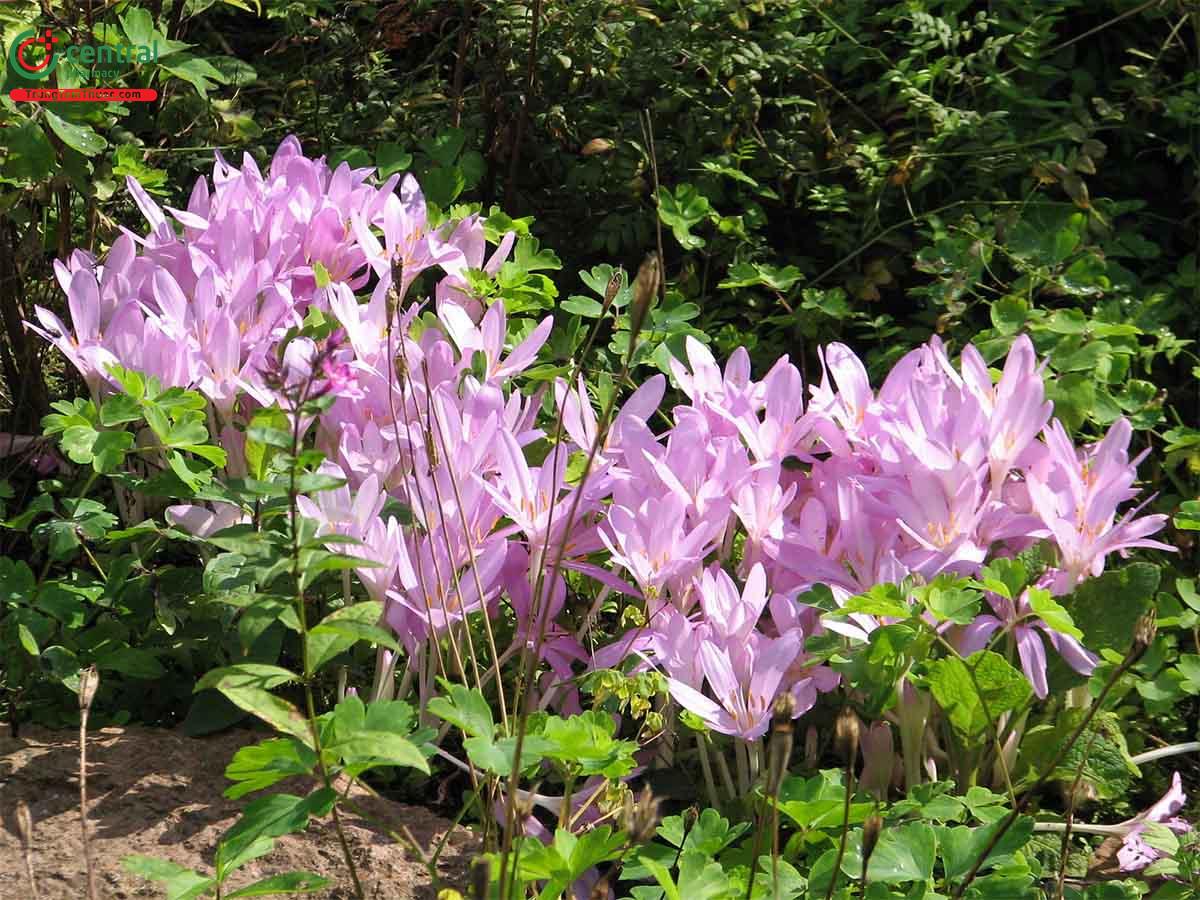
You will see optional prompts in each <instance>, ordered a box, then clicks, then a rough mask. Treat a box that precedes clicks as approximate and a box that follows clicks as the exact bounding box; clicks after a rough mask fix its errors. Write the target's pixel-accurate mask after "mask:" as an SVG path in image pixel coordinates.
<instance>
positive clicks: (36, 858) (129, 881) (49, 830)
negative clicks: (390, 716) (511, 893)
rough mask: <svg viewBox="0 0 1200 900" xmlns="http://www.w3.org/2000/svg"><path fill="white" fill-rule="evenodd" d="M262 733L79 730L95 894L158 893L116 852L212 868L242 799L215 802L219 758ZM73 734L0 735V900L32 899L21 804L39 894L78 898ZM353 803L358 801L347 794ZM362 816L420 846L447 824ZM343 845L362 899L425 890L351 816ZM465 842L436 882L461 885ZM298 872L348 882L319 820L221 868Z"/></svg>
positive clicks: (236, 880) (443, 864) (345, 886)
mask: <svg viewBox="0 0 1200 900" xmlns="http://www.w3.org/2000/svg"><path fill="white" fill-rule="evenodd" d="M263 737H265V735H263V734H261V733H251V732H248V731H231V732H226V733H224V734H220V735H217V736H215V737H211V738H201V739H195V738H188V737H184V736H183V735H181V734H178V733H176V732H173V731H164V730H155V729H148V728H132V727H131V728H107V729H104V730H102V731H99V732H95V733H94V734H92V735H90V736H89V741H88V794H89V797H88V801H89V802H88V807H89V808H88V819H89V823H90V826H91V834H92V854H93V857H94V859H95V860H96V869H97V872H96V874H97V884H98V887H99V895H100V897H102V898H105V900H123V898H133V897H162V896H164V892H163V889H162V887H161V885H160V884H159V883H155V882H149V881H145V880H143V879H141V878H140V877H138V876H136V875H133V874H130V873H129V872H127V871H125V869H124V868H123V867H122V866H121V858H122V857H124V856H126V855H128V854H132V853H137V854H145V855H147V856H156V857H160V858H163V859H168V860H171V861H173V862H176V863H180V864H182V865H185V866H188V867H190V868H193V869H195V870H197V871H200V872H202V873H204V874H210V873H211V872H212V860H213V852H214V851H215V849H216V845H217V839H218V838H219V837H220V835H221V834H222V833H223V832H224V831H225V830H226V829H227V828H228V827H229V826H230V825H232V824H233V823H234V821H235V820H236V819H237V816H238V812H239V809H240V808H241V806H242V805H244V804H245V803H246V802H248V800H249V799H253V797H254V796H259V795H257V794H255V795H252V796H251V797H250V798H244V799H243V800H240V801H232V800H226V799H225V798H224V797H223V796H222V792H223V791H224V790H225V789H226V788H227V787H228V786H229V784H230V782H229V781H228V780H226V779H225V777H224V774H223V773H224V770H225V766H226V765H227V763H228V762H229V760H230V759H231V758H232V757H233V754H234V752H235V751H236V750H237V749H238V748H239V747H242V746H244V745H246V744H248V743H254V742H255V741H258V740H261V739H262V738H263ZM78 753H79V750H78V740H77V735H74V734H71V733H68V732H57V731H49V730H47V729H42V728H37V727H26V728H23V729H22V731H21V737H20V739H18V740H13V739H12V738H10V737H8V734H7V729H6V728H5V729H4V731H3V736H0V823H2V825H0V900H29V898H31V897H32V896H33V894H32V892H31V891H30V887H29V879H28V877H27V876H26V874H25V862H24V854H23V852H22V848H21V842H20V840H19V838H18V834H19V832H18V830H17V825H16V820H15V815H14V808H15V806H16V804H17V802H18V801H19V800H22V799H23V800H25V802H26V803H27V804H29V807H30V811H31V812H32V815H33V822H34V847H33V862H34V869H35V872H36V876H37V882H38V888H39V893H40V897H41V900H59V898H62V900H80V898H84V897H86V896H87V889H86V875H85V873H84V862H83V845H82V836H81V833H80V823H79V780H78V765H79V756H78ZM310 786H311V785H306V784H304V783H300V782H297V781H296V780H294V779H293V780H290V781H285V782H281V783H280V784H279V785H278V786H276V788H274V790H279V791H288V792H290V793H298V794H302V793H304V792H305V791H306V790H307V789H308V788H309V787H310ZM359 801H360V802H363V801H362V798H359ZM369 814H370V815H371V816H372V817H375V818H378V819H382V820H384V821H389V820H390V821H391V822H395V823H401V822H402V823H403V824H405V825H407V826H408V828H409V829H410V831H411V832H412V834H413V836H414V837H415V838H416V840H417V841H418V842H419V843H420V845H421V846H422V847H424V848H426V849H428V848H429V847H431V846H432V845H433V844H434V842H435V841H437V840H438V839H439V838H440V836H441V835H443V834H445V833H446V831H447V829H448V828H450V827H451V825H450V823H449V822H447V821H445V820H444V819H441V818H439V817H437V816H435V815H433V814H432V813H430V812H429V811H427V810H425V809H422V808H420V807H412V806H405V805H402V804H398V803H391V802H386V801H385V802H383V803H375V804H372V805H371V809H370V810H369ZM342 821H343V824H344V825H345V826H346V831H347V836H348V839H349V844H350V848H351V853H352V855H353V857H354V859H355V862H356V864H357V865H358V870H359V875H360V878H361V879H362V881H363V885H364V888H365V889H366V893H367V896H368V897H370V898H372V900H391V898H410V897H411V898H431V897H433V896H434V893H435V888H434V886H433V885H432V884H431V879H430V878H429V875H428V873H427V871H426V869H425V867H424V866H423V865H422V864H420V863H419V862H418V861H416V860H415V859H410V858H409V854H407V853H406V851H405V850H404V849H403V848H402V847H400V846H397V845H396V844H393V843H392V842H391V841H390V840H389V839H388V838H387V837H386V836H384V835H383V834H381V833H379V832H378V831H377V830H376V829H374V828H372V827H371V826H369V825H367V823H365V822H363V821H362V820H359V819H357V818H355V817H353V816H349V815H345V814H343V816H342ZM474 850H475V844H474V841H473V839H472V836H471V834H470V832H468V831H467V830H466V829H462V828H458V829H455V830H454V831H453V833H452V834H451V835H450V838H449V840H448V841H447V844H446V849H445V851H444V852H443V854H442V856H441V858H440V859H439V864H438V872H439V875H440V876H441V878H442V879H443V882H444V884H443V885H442V886H446V885H451V886H455V887H459V888H460V889H461V888H462V887H463V885H464V884H465V882H466V881H467V876H466V872H467V868H468V866H469V864H470V860H471V858H472V854H473V852H474ZM294 869H304V870H307V871H313V872H317V873H319V874H321V875H324V876H326V877H328V878H331V879H333V883H334V885H335V886H336V887H335V888H333V889H330V890H326V891H324V892H321V893H317V894H309V895H305V896H311V897H321V898H328V900H332V898H339V900H341V898H351V897H352V896H353V892H352V891H351V889H350V881H349V877H348V875H347V872H346V866H345V864H344V861H343V859H342V853H341V848H340V846H339V845H338V841H337V835H336V833H335V831H334V829H333V824H332V821H331V820H329V819H325V820H317V821H314V822H312V823H310V825H309V828H308V831H307V832H305V833H303V834H298V835H288V836H285V837H283V838H280V839H279V840H278V842H277V844H276V849H275V851H274V852H273V853H270V854H268V855H267V856H265V857H262V858H260V859H258V860H255V861H253V862H250V863H248V864H247V865H246V866H245V867H244V868H242V869H241V870H239V872H238V873H236V874H235V875H234V876H233V879H232V880H231V882H230V884H231V885H232V887H234V888H236V887H241V886H244V885H246V884H249V883H251V882H253V881H255V880H257V879H259V878H264V877H266V876H268V875H272V874H275V873H278V872H284V871H290V870H294Z"/></svg>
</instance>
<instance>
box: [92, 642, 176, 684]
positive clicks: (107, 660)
mask: <svg viewBox="0 0 1200 900" xmlns="http://www.w3.org/2000/svg"><path fill="white" fill-rule="evenodd" d="M96 668H98V669H101V670H106V671H112V672H120V673H121V674H122V675H128V676H129V677H131V678H143V679H151V678H162V677H163V676H164V675H165V674H167V670H166V669H164V668H163V667H162V663H160V662H159V661H158V659H157V658H156V657H155V656H154V654H153V653H150V652H149V651H146V650H142V649H141V648H138V647H121V648H120V649H118V650H113V651H112V652H110V653H105V654H102V655H101V656H98V657H97V658H96Z"/></svg>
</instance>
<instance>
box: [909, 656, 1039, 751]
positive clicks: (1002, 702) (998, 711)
mask: <svg viewBox="0 0 1200 900" xmlns="http://www.w3.org/2000/svg"><path fill="white" fill-rule="evenodd" d="M972 673H973V674H974V678H972ZM926 681H927V682H928V684H929V687H930V690H931V691H932V693H933V697H934V699H935V700H937V702H938V705H939V706H941V708H942V709H943V710H944V711H945V712H946V715H947V717H948V718H949V720H950V724H951V725H953V726H954V728H955V730H956V731H957V732H958V733H959V734H960V735H962V736H963V737H964V738H967V739H971V738H976V737H978V736H979V735H980V734H982V733H983V732H984V731H985V730H986V729H987V727H988V726H989V725H990V724H991V723H992V722H994V721H995V720H996V719H997V718H998V717H999V716H1000V715H1002V714H1004V713H1006V712H1010V711H1012V710H1015V709H1019V708H1021V707H1022V706H1024V705H1025V704H1026V703H1027V702H1029V699H1030V698H1031V697H1032V696H1033V689H1032V688H1031V687H1030V686H1029V681H1028V679H1026V678H1025V676H1024V675H1023V674H1021V672H1019V671H1018V670H1017V669H1014V668H1013V667H1012V666H1011V665H1010V664H1009V663H1008V661H1007V660H1006V659H1005V658H1004V657H1003V656H1001V655H1000V654H998V653H993V652H992V651H991V650H980V651H979V652H977V653H973V654H971V656H970V657H968V658H967V660H966V661H965V662H964V661H963V660H961V659H959V658H958V657H948V658H945V659H939V660H935V661H934V662H933V663H931V664H930V667H929V674H928V675H927V676H926Z"/></svg>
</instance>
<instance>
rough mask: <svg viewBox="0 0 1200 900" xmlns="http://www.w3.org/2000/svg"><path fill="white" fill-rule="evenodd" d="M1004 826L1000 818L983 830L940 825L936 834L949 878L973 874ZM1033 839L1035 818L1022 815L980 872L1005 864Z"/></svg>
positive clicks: (982, 828) (1001, 839)
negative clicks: (974, 868) (970, 872)
mask: <svg viewBox="0 0 1200 900" xmlns="http://www.w3.org/2000/svg"><path fill="white" fill-rule="evenodd" d="M1003 825H1004V820H1003V819H999V820H997V821H995V822H992V823H991V824H990V825H984V826H983V827H981V828H968V827H967V826H965V825H959V826H956V827H953V828H951V827H947V826H941V827H938V828H936V829H935V830H936V832H937V835H938V838H939V843H940V844H941V857H942V862H943V865H944V866H945V870H946V877H947V878H948V879H951V880H953V879H956V878H959V877H961V876H963V875H965V874H966V873H967V872H968V871H970V868H971V866H973V865H974V864H975V860H977V859H979V857H980V854H982V853H983V851H984V849H985V848H986V847H987V846H988V845H989V844H990V843H991V842H992V839H993V838H994V837H995V835H996V832H997V831H999V830H1000V829H1001V828H1002V827H1003ZM1032 836H1033V817H1032V816H1020V817H1018V818H1017V819H1016V821H1015V822H1013V824H1012V827H1011V828H1009V829H1008V830H1007V831H1006V832H1005V833H1004V836H1003V837H1001V838H1000V840H999V842H998V843H997V844H996V846H995V847H994V848H993V849H992V851H991V852H990V853H989V854H988V856H987V859H986V860H984V862H983V864H982V865H981V866H980V871H987V870H988V869H990V868H994V867H995V866H997V865H1001V864H1003V863H1004V862H1005V861H1006V859H1007V858H1008V857H1010V856H1011V855H1012V854H1014V853H1016V852H1017V851H1018V850H1020V849H1021V848H1022V847H1024V846H1025V845H1026V844H1028V843H1029V839H1030V838H1031V837H1032Z"/></svg>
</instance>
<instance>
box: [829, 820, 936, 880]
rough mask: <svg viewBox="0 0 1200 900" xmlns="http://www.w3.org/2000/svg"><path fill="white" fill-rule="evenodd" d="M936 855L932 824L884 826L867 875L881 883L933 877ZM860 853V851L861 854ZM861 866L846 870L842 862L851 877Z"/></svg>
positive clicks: (857, 872) (843, 869)
mask: <svg viewBox="0 0 1200 900" xmlns="http://www.w3.org/2000/svg"><path fill="white" fill-rule="evenodd" d="M936 856H937V835H936V834H935V833H934V830H933V827H932V826H930V825H926V824H925V823H924V822H910V823H909V824H907V825H901V826H899V827H890V828H885V829H884V830H883V832H882V833H881V834H880V836H879V843H878V844H876V845H875V852H874V853H873V854H871V861H870V863H869V864H868V867H867V878H868V880H869V881H871V882H878V883H879V884H904V883H906V882H909V881H929V880H931V879H932V878H933V864H934V860H935V858H936ZM860 857H861V854H860ZM861 870H862V864H861V862H860V863H859V864H858V871H854V872H847V867H846V864H845V863H844V862H843V865H842V871H843V872H846V873H847V874H849V875H850V876H851V877H854V876H857V875H858V874H859V872H860V871H861Z"/></svg>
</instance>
